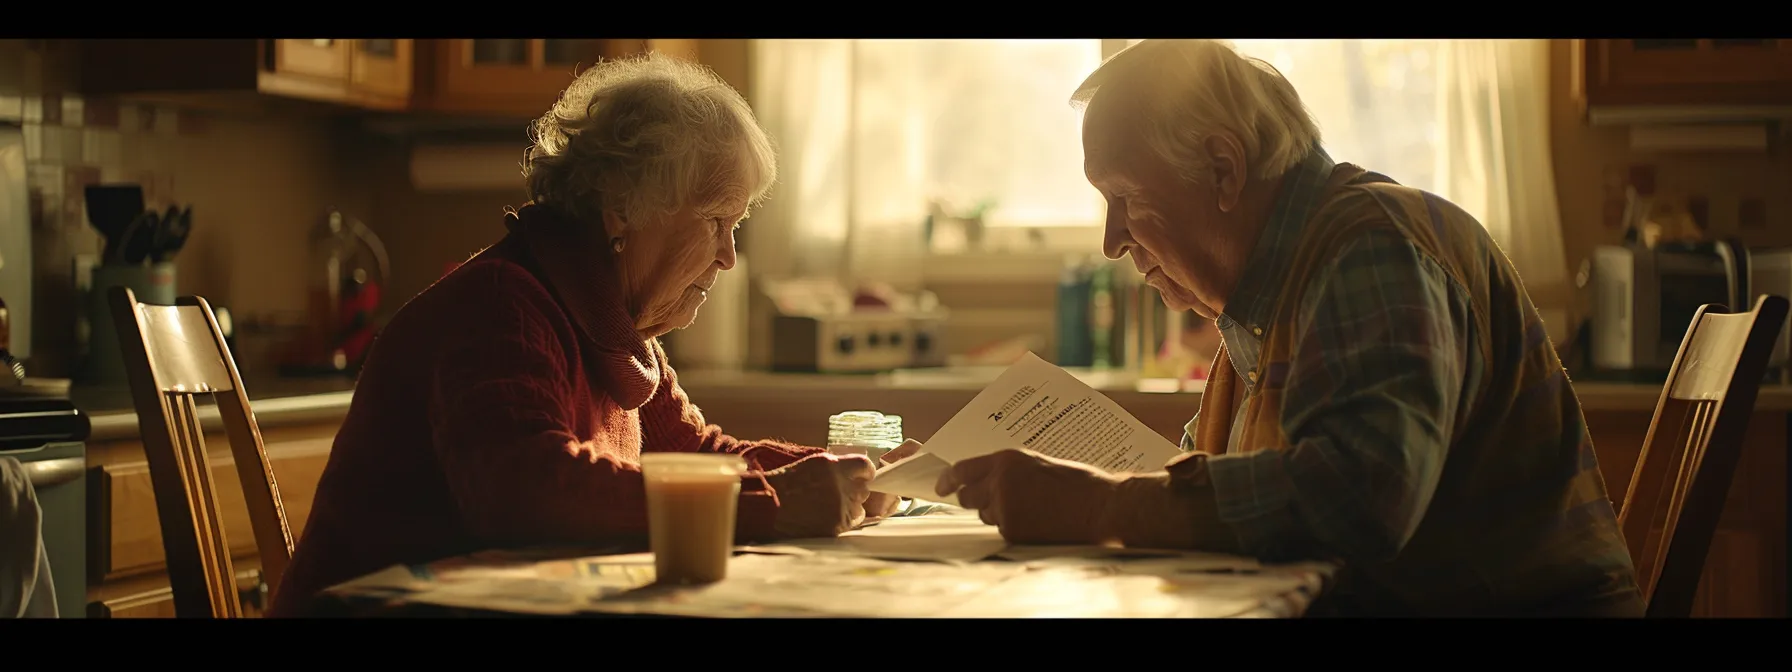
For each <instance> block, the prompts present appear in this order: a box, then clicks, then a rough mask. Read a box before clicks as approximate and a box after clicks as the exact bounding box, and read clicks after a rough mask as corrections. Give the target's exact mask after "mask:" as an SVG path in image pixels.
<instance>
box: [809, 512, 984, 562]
mask: <svg viewBox="0 0 1792 672" xmlns="http://www.w3.org/2000/svg"><path fill="white" fill-rule="evenodd" d="M782 545H783V546H787V547H795V548H801V549H805V550H809V551H814V552H817V553H840V554H846V555H852V556H857V557H865V558H878V559H882V560H913V561H932V562H977V561H979V560H984V559H987V558H989V557H990V556H992V555H995V554H996V553H998V552H1000V551H1001V550H1002V549H1005V548H1007V547H1008V542H1007V541H1005V540H1003V539H1002V533H1001V532H1000V531H998V530H997V529H996V528H995V526H993V525H985V524H984V523H983V521H982V520H980V519H978V518H977V516H976V514H973V513H969V512H967V513H964V514H938V515H929V516H915V517H913V518H889V519H886V520H884V521H882V522H879V523H878V524H876V525H871V526H867V527H862V528H859V529H856V530H853V531H851V532H847V533H845V534H842V535H840V536H838V537H825V538H820V539H796V540H792V541H789V542H786V543H784V544H782Z"/></svg>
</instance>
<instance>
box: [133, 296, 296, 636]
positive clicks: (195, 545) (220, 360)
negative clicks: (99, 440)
mask: <svg viewBox="0 0 1792 672" xmlns="http://www.w3.org/2000/svg"><path fill="white" fill-rule="evenodd" d="M109 299H110V301H111V303H112V316H113V322H114V323H115V324H116V325H117V328H118V342H119V344H120V346H121V348H122V350H123V354H124V368H125V371H126V373H127V374H128V377H129V378H130V384H131V398H132V401H133V402H134V406H135V407H136V409H137V425H138V427H139V428H140V429H141V430H142V433H143V452H144V456H145V457H146V458H148V462H149V476H150V482H151V484H152V486H153V487H154V489H155V498H156V513H157V516H158V517H159V519H160V523H161V526H162V549H163V550H164V552H165V553H166V555H167V560H168V580H169V584H170V588H171V589H172V590H173V593H174V610H175V613H176V614H177V615H178V616H180V617H184V618H191V617H213V618H240V617H242V616H243V609H242V602H241V601H240V599H239V597H238V592H237V588H236V572H235V568H234V567H232V565H231V561H230V547H229V545H228V544H227V543H226V542H225V538H224V524H223V517H222V514H221V512H220V511H219V510H218V494H217V491H216V489H215V488H214V487H213V483H212V470H211V463H210V460H209V459H208V457H207V455H206V450H205V436H204V434H205V433H204V431H203V430H202V428H201V427H200V423H199V405H198V399H197V398H198V397H199V396H200V395H207V394H209V395H212V396H213V397H214V398H215V399H216V401H217V405H218V414H219V415H220V416H222V417H223V420H224V430H225V433H226V436H227V437H228V438H229V441H230V451H231V456H232V458H233V459H234V461H235V462H236V469H237V475H238V477H239V479H240V480H241V481H242V486H243V500H244V502H245V503H247V505H248V508H249V523H250V526H251V528H252V529H254V531H255V545H256V547H257V549H259V551H260V554H261V569H262V574H263V581H264V582H265V583H266V584H267V585H268V586H269V588H270V591H271V590H272V589H274V588H277V587H278V585H279V581H280V578H281V576H282V575H283V574H284V573H285V571H286V565H287V562H288V561H289V560H291V559H292V549H293V541H292V532H291V530H290V529H289V528H288V527H287V523H286V510H285V508H284V507H283V506H282V505H281V503H280V488H279V486H278V485H277V484H276V483H275V481H274V472H273V470H272V469H271V468H270V467H269V466H268V459H267V451H266V449H265V447H264V446H263V444H262V441H261V430H260V428H258V427H257V426H256V424H255V416H254V414H252V413H251V412H250V410H249V396H248V394H246V393H245V392H244V391H243V381H242V378H241V377H240V376H239V375H238V373H237V368H236V361H235V360H234V359H232V358H231V356H230V350H229V348H228V347H227V346H226V345H225V342H224V334H223V332H222V331H220V330H219V329H218V319H217V317H216V316H215V315H213V314H212V308H211V305H210V304H208V303H206V301H205V299H203V298H200V297H196V296H189V297H181V298H180V299H177V300H176V301H175V305H172V306H157V305H150V304H145V303H138V302H137V297H136V295H135V294H133V293H132V292H131V290H130V289H128V288H124V287H116V288H113V289H112V293H111V296H110V297H109Z"/></svg>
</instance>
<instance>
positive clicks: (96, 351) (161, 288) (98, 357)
mask: <svg viewBox="0 0 1792 672" xmlns="http://www.w3.org/2000/svg"><path fill="white" fill-rule="evenodd" d="M175 280H176V277H175V273H174V262H163V263H160V264H117V265H104V266H96V267H94V269H93V279H92V284H91V285H90V289H89V290H88V291H87V296H86V297H85V298H86V304H87V323H88V325H89V329H90V331H89V332H88V340H87V363H86V366H85V367H84V368H83V375H82V380H83V382H86V383H89V384H93V385H123V384H124V383H125V382H126V378H125V373H124V355H123V351H121V350H120V349H119V341H118V328H117V327H115V326H113V320H112V304H111V298H110V294H111V292H112V288H113V287H129V288H130V290H131V291H132V292H133V293H135V294H136V295H137V301H139V302H141V303H147V304H152V305H160V306H172V305H174V297H175V296H176V291H175V290H176V283H175Z"/></svg>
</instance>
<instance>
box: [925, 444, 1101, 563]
mask: <svg viewBox="0 0 1792 672" xmlns="http://www.w3.org/2000/svg"><path fill="white" fill-rule="evenodd" d="M1118 483H1119V479H1118V478H1116V477H1114V476H1112V475H1110V474H1108V473H1106V472H1104V471H1102V470H1099V469H1096V468H1094V467H1091V466H1088V465H1085V464H1080V463H1076V462H1070V461H1067V460H1060V459H1056V458H1051V457H1046V456H1044V455H1040V454H1039V453H1036V452H1033V451H1031V450H1024V449H1021V450H1003V451H998V452H994V453H990V454H988V455H982V456H978V457H973V458H968V459H964V460H960V461H958V462H957V463H956V464H954V465H952V467H951V468H950V469H947V470H945V471H944V472H943V473H941V474H940V477H939V480H938V482H937V483H935V485H934V490H935V492H936V493H937V494H939V495H941V496H946V495H956V496H957V497H958V504H959V505H960V506H963V507H965V508H968V509H976V510H977V515H978V517H980V518H982V519H983V522H985V523H988V524H990V525H994V526H996V527H997V528H998V529H1000V530H1001V533H1002V536H1003V537H1004V538H1006V539H1007V540H1008V541H1010V542H1013V543H1017V544H1085V543H1100V542H1102V541H1103V540H1104V539H1105V537H1106V536H1108V535H1107V531H1106V530H1103V529H1101V528H1102V514H1103V512H1105V510H1106V509H1107V504H1108V502H1109V500H1111V499H1112V497H1113V493H1114V491H1115V488H1116V486H1117V484H1118Z"/></svg>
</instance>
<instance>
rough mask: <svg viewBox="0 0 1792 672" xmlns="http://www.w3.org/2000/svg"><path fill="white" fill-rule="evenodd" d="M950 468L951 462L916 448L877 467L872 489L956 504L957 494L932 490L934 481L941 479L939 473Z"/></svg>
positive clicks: (911, 497)
mask: <svg viewBox="0 0 1792 672" xmlns="http://www.w3.org/2000/svg"><path fill="white" fill-rule="evenodd" d="M950 468H952V464H951V463H950V462H947V461H945V460H942V459H940V458H939V457H937V456H934V455H932V454H929V453H927V452H918V453H915V454H914V455H912V456H910V457H909V458H908V459H905V460H902V461H900V462H896V463H894V464H888V465H884V467H883V468H881V469H878V470H877V475H876V476H875V477H873V478H872V479H871V489H872V490H875V491H877V492H881V493H884V494H887V495H896V496H898V497H908V498H910V499H924V500H927V501H930V502H943V503H946V504H951V505H953V506H958V495H946V496H944V497H941V496H940V495H938V494H936V493H934V491H933V486H934V484H935V483H938V482H939V480H940V474H943V473H945V472H946V470H947V469H950Z"/></svg>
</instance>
